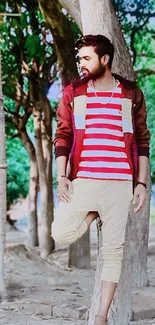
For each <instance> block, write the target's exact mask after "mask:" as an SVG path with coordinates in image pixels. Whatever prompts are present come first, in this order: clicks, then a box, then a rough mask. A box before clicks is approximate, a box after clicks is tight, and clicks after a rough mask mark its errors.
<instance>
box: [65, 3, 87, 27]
mask: <svg viewBox="0 0 155 325" xmlns="http://www.w3.org/2000/svg"><path fill="white" fill-rule="evenodd" d="M59 2H60V3H61V5H62V7H63V8H65V9H66V10H67V12H68V13H69V14H70V15H71V17H72V18H73V19H74V20H75V22H76V23H77V25H78V26H79V28H80V29H81V30H82V21H81V12H80V4H79V0H59Z"/></svg>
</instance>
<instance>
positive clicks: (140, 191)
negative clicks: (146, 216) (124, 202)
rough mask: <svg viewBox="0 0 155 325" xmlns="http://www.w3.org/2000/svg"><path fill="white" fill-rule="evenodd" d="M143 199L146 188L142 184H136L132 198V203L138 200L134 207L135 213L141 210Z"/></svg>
mask: <svg viewBox="0 0 155 325" xmlns="http://www.w3.org/2000/svg"><path fill="white" fill-rule="evenodd" d="M145 199H146V188H145V187H144V186H143V185H141V184H138V185H137V186H136V188H135V191H134V197H133V200H132V203H133V204H136V203H137V202H138V205H137V207H136V208H135V209H134V212H135V213H136V212H139V211H140V210H141V208H142V206H143V204H144V201H145Z"/></svg>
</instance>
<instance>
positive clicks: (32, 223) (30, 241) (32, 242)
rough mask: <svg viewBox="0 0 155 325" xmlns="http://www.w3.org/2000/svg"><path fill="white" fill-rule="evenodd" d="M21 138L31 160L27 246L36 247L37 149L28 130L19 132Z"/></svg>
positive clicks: (37, 239) (37, 243) (37, 242)
mask: <svg viewBox="0 0 155 325" xmlns="http://www.w3.org/2000/svg"><path fill="white" fill-rule="evenodd" d="M19 136H20V139H21V141H22V143H23V145H24V147H25V148H26V150H27V152H28V154H29V158H30V180H29V193H28V197H29V215H28V234H27V246H29V247H35V246H38V245H39V238H38V219H37V193H38V184H39V175H38V165H37V159H36V153H35V148H34V145H33V143H32V141H31V140H30V138H29V136H28V134H27V131H26V128H25V130H21V131H20V132H19Z"/></svg>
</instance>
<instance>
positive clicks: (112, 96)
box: [77, 85, 132, 180]
mask: <svg viewBox="0 0 155 325" xmlns="http://www.w3.org/2000/svg"><path fill="white" fill-rule="evenodd" d="M121 97H122V88H121V85H119V86H118V87H116V88H114V89H112V90H110V91H107V92H105V91H94V88H91V87H88V90H87V107H86V117H85V118H86V120H85V123H86V128H85V136H84V141H83V148H82V152H81V157H80V163H79V169H78V173H77V177H80V178H93V179H109V180H132V171H131V169H130V166H129V162H128V159H127V155H126V151H125V141H124V135H123V129H122V105H121Z"/></svg>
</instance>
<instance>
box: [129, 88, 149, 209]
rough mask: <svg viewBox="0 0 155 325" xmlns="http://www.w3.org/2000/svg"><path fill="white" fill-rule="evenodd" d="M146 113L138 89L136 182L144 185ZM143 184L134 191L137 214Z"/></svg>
mask: <svg viewBox="0 0 155 325" xmlns="http://www.w3.org/2000/svg"><path fill="white" fill-rule="evenodd" d="M146 119H147V112H146V104H145V99H144V95H143V93H142V91H141V90H140V89H138V100H137V104H136V105H135V128H136V142H137V148H138V156H139V175H138V182H140V183H143V184H146V182H147V175H148V165H149V141H150V133H149V131H148V128H147V123H146ZM143 184H138V185H137V186H136V188H135V191H134V200H133V203H136V202H137V200H139V202H138V205H137V207H136V208H135V209H134V212H138V211H139V210H140V209H141V208H142V206H143V204H144V201H145V198H146V187H145V186H144V185H143Z"/></svg>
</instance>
